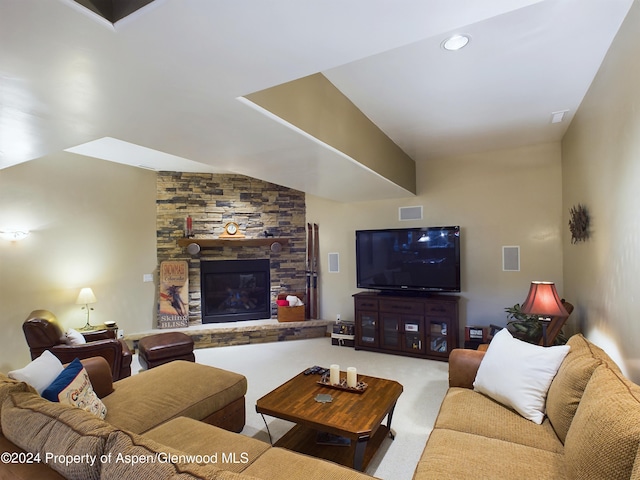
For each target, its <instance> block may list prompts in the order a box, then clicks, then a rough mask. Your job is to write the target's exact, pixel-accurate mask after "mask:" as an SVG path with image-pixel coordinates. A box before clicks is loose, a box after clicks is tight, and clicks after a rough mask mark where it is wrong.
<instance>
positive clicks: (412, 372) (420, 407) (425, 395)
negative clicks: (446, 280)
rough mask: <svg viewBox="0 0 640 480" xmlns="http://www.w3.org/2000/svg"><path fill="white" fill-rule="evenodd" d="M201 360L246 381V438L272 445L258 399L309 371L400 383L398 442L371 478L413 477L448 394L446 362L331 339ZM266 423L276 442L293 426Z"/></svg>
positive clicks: (239, 349)
mask: <svg viewBox="0 0 640 480" xmlns="http://www.w3.org/2000/svg"><path fill="white" fill-rule="evenodd" d="M196 361H197V362H198V363H203V364H206V365H212V366H215V367H219V368H224V369H227V370H232V371H234V372H238V373H242V374H243V375H245V376H246V377H247V380H248V385H249V389H248V392H247V423H246V426H245V428H244V430H243V431H242V433H243V434H244V435H248V436H251V437H255V438H258V439H260V440H264V441H267V442H268V441H269V438H268V435H267V432H266V428H265V425H264V422H263V420H262V417H261V416H260V415H259V414H257V413H256V412H255V409H254V406H255V402H256V400H257V399H258V398H260V397H262V396H263V395H265V394H266V393H268V392H269V391H271V390H273V389H274V388H275V387H277V386H278V385H280V384H281V383H284V382H285V381H286V380H288V379H289V378H291V377H293V376H294V375H296V374H298V373H300V372H301V371H303V370H305V369H306V368H307V367H310V366H313V365H322V366H326V367H328V366H329V365H330V364H332V363H337V364H339V365H340V367H341V369H342V370H346V368H347V367H356V368H357V369H358V372H360V373H363V374H366V375H370V376H376V377H382V378H389V379H393V380H396V381H398V382H399V383H401V384H402V386H403V387H404V391H403V393H402V395H401V396H400V399H399V400H398V403H397V406H396V409H395V412H394V415H393V423H392V425H391V427H392V429H393V430H394V431H395V433H396V438H395V440H391V439H386V440H385V442H384V443H383V445H382V446H381V447H380V450H379V451H378V453H377V454H376V456H375V457H374V459H373V460H372V462H371V463H370V464H369V467H368V468H367V473H368V474H369V475H373V476H375V477H378V478H381V479H385V480H405V479H406V480H410V479H411V478H412V476H413V471H414V469H415V467H416V464H417V462H418V459H419V458H420V455H421V453H422V450H423V448H424V445H425V442H426V440H427V437H428V436H429V433H430V432H431V429H432V427H433V423H434V421H435V418H436V415H437V414H438V409H439V407H440V403H441V402H442V398H443V397H444V394H445V392H446V390H447V376H448V364H447V363H446V362H437V361H432V360H422V359H416V358H408V357H401V356H397V355H386V354H381V353H374V352H363V351H355V350H354V349H353V348H346V347H338V346H333V345H331V340H330V339H329V338H315V339H309V340H296V341H288V342H277V343H266V344H255V345H241V346H235V347H219V348H207V349H198V350H196ZM132 367H133V370H134V372H135V371H137V370H139V368H140V367H139V363H138V362H137V358H136V357H135V356H134V361H133V364H132ZM266 419H267V422H268V424H269V430H270V431H271V435H272V437H273V440H274V441H276V440H277V439H278V438H280V437H281V436H282V435H283V434H284V433H286V432H287V430H288V429H289V428H291V426H292V424H291V423H289V422H286V421H284V420H279V419H276V418H271V417H266Z"/></svg>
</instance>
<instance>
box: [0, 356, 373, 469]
mask: <svg viewBox="0 0 640 480" xmlns="http://www.w3.org/2000/svg"><path fill="white" fill-rule="evenodd" d="M82 363H83V365H84V366H85V369H86V370H87V372H88V373H89V377H90V379H91V383H92V385H93V387H94V390H95V391H96V393H97V394H98V396H99V397H100V398H101V400H102V402H103V403H104V405H105V406H106V407H107V414H106V417H105V418H104V420H102V419H100V418H98V417H97V416H94V415H92V414H91V413H88V412H86V411H84V410H81V409H79V408H75V407H71V406H68V405H64V404H61V403H54V402H50V401H48V400H46V399H44V398H42V397H41V396H40V395H38V393H37V392H36V391H35V390H34V389H33V388H32V387H31V386H29V385H27V384H26V383H23V382H17V381H15V380H12V379H10V378H8V377H7V376H5V375H2V374H0V406H1V409H2V410H1V412H0V427H1V434H0V451H1V452H10V453H11V452H13V456H10V457H3V461H2V463H0V478H1V479H5V478H7V479H9V478H10V479H33V478H38V479H48V478H55V479H60V478H69V479H82V480H90V479H117V480H127V479H136V480H138V479H146V478H153V479H164V478H167V479H168V478H176V479H235V478H245V479H251V478H260V479H281V478H304V479H305V480H314V479H318V480H320V479H331V478H334V479H343V478H344V479H353V480H359V479H365V478H371V477H368V476H367V475H364V474H362V473H359V472H356V471H354V470H352V469H349V468H346V467H341V466H338V465H335V464H332V463H330V462H325V461H322V460H319V459H315V458H311V457H308V456H304V455H300V454H297V453H294V452H290V451H287V450H283V449H280V448H274V447H271V446H270V445H269V444H267V443H265V442H262V441H259V440H256V439H254V438H250V437H248V436H244V435H240V434H238V433H234V432H232V431H229V430H235V431H239V430H241V429H242V426H243V425H244V408H245V406H244V395H245V393H246V389H247V382H246V378H245V377H244V376H242V375H239V374H236V373H233V372H228V371H225V370H220V369H217V368H213V367H209V366H205V365H199V364H196V363H192V362H185V361H175V362H171V363H168V364H166V365H161V366H159V367H157V368H154V369H151V370H148V371H145V372H141V373H140V374H137V375H134V376H132V377H128V378H125V379H122V380H119V381H117V382H114V383H112V379H111V374H110V370H109V366H108V364H107V363H106V362H105V361H104V359H102V358H92V359H88V360H83V361H82ZM240 403H241V404H242V416H241V418H242V425H238V411H237V410H238V407H237V405H238V404H240ZM207 422H208V423H207ZM212 423H213V424H215V425H212ZM216 425H222V426H226V427H227V428H228V429H227V430H225V429H223V428H220V427H219V426H216ZM5 455H6V453H5ZM37 455H39V457H38V456H37ZM7 460H9V461H7ZM37 460H40V462H38V461H37ZM45 460H46V464H45V463H44V461H45ZM31 462H33V463H31Z"/></svg>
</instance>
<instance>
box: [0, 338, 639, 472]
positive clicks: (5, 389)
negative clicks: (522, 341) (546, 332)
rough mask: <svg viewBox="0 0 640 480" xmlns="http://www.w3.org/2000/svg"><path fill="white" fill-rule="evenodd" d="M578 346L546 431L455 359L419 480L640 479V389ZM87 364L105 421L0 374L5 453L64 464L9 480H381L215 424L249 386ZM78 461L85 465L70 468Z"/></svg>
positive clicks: (189, 367)
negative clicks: (482, 388) (118, 372)
mask: <svg viewBox="0 0 640 480" xmlns="http://www.w3.org/2000/svg"><path fill="white" fill-rule="evenodd" d="M568 344H569V346H570V350H569V353H568V354H567V355H566V357H564V359H563V360H562V363H561V364H560V366H559V369H558V370H557V374H555V376H554V377H553V381H552V382H551V384H550V387H549V388H548V395H547V398H546V416H545V418H544V420H543V421H542V423H541V424H536V423H534V422H533V421H531V420H528V419H525V418H523V417H522V416H521V415H520V414H518V413H516V411H514V410H512V409H511V408H507V407H505V406H503V405H502V404H501V403H498V402H497V401H495V400H492V399H491V398H490V397H488V396H487V395H484V394H482V393H479V392H478V391H475V390H474V389H473V383H474V380H475V379H476V373H477V372H478V369H479V367H480V365H481V362H482V360H483V358H484V357H485V355H488V353H487V354H485V353H484V352H480V351H475V350H462V349H458V350H454V351H453V352H452V354H451V356H450V361H449V367H450V368H449V384H450V388H449V390H448V392H447V394H446V396H445V398H444V401H443V402H442V405H441V408H440V412H439V415H438V417H437V419H436V423H435V428H434V430H433V432H432V434H431V435H430V437H429V440H428V441H427V445H426V447H425V449H424V452H423V454H422V457H421V458H420V461H419V463H418V465H417V467H416V469H415V473H414V480H430V479H433V480H443V479H455V480H459V479H467V478H468V479H474V480H482V479H487V480H494V479H500V480H503V479H518V480H527V479H532V480H533V479H535V480H540V479H549V480H563V479H571V480H591V479H593V480H596V479H597V480H603V479H606V480H617V479H637V480H640V450H639V446H640V387H638V386H637V385H635V384H633V383H631V382H630V381H629V380H627V379H626V378H625V377H624V376H623V375H622V373H621V372H620V370H619V368H618V367H617V366H616V365H615V363H614V362H613V361H612V360H611V359H610V358H609V357H608V356H607V355H606V354H605V353H604V352H603V351H602V350H601V349H600V348H598V347H597V346H595V345H594V344H592V343H590V342H589V341H587V340H586V339H585V338H584V337H583V336H581V335H575V336H573V337H572V338H571V339H570V340H569V343H568ZM490 348H491V347H490ZM536 348H539V347H536ZM83 363H85V365H86V368H87V370H88V371H89V373H90V376H91V380H92V383H93V384H94V387H95V389H96V392H97V393H98V394H99V396H100V397H101V398H102V400H103V402H104V403H105V405H106V406H107V408H108V412H107V416H106V418H105V419H104V420H100V419H99V418H97V417H95V416H93V415H91V414H89V413H87V412H84V411H82V410H79V409H77V408H73V407H69V406H65V405H61V404H59V403H52V402H49V401H47V400H44V399H42V398H41V397H40V396H39V395H38V394H37V393H35V392H34V391H33V389H32V388H31V387H30V386H28V385H26V384H25V383H20V382H16V381H13V380H10V379H8V378H7V377H5V376H4V375H1V374H0V406H1V407H2V411H1V412H0V420H1V423H0V427H1V428H2V434H0V451H3V452H5V451H9V452H16V453H15V455H16V458H21V459H25V458H26V459H28V458H29V457H18V455H24V453H25V452H32V453H37V452H39V453H40V454H41V458H44V457H43V455H45V454H47V453H48V454H50V455H51V454H56V455H60V457H56V458H57V459H58V460H55V459H54V460H53V461H50V462H49V465H48V466H47V465H45V464H42V463H40V464H38V463H36V464H24V461H23V462H22V463H11V462H3V463H0V478H2V479H4V478H11V479H20V478H24V479H27V478H29V479H31V478H39V479H41V478H72V479H73V478H78V479H92V478H103V479H118V480H127V479H140V478H154V479H161V478H176V479H193V478H198V479H235V478H238V479H240V478H243V479H251V478H259V479H282V478H287V479H288V478H304V479H305V480H316V479H317V480H320V479H322V480H325V479H347V480H349V479H354V480H359V479H365V478H371V477H368V476H367V475H365V474H362V473H360V472H356V471H354V470H352V469H349V468H345V467H341V466H338V465H335V464H332V463H330V462H325V461H322V460H318V459H315V458H311V457H308V456H305V455H300V454H297V453H294V452H291V451H287V450H284V449H281V448H276V447H271V446H270V445H269V444H267V443H264V442H262V441H259V440H256V439H254V438H250V437H247V436H244V435H240V434H237V433H233V432H231V431H228V430H225V429H222V428H219V427H217V426H214V425H210V424H208V423H205V422H206V421H209V422H211V421H213V422H214V423H215V422H216V421H221V422H222V423H228V417H229V415H227V414H225V415H222V416H220V415H219V412H220V411H221V410H222V411H225V410H226V408H227V407H228V406H229V405H232V404H234V402H238V401H239V399H240V398H242V399H244V394H245V391H246V379H245V378H244V377H243V376H241V375H238V374H234V373H232V372H226V371H223V370H219V369H215V368H212V367H207V366H203V365H198V364H194V363H190V362H183V361H176V362H172V363H170V364H167V365H163V366H160V367H157V368H155V369H153V370H150V371H148V372H143V373H140V374H138V375H134V376H133V377H129V378H127V379H124V380H120V381H118V382H115V383H113V385H112V384H111V378H110V375H109V371H108V366H106V367H105V365H106V364H104V365H102V366H100V365H97V366H96V365H92V364H91V361H89V362H88V363H87V362H83ZM98 363H99V361H98ZM101 369H102V370H103V371H102V373H100V370H101ZM105 369H106V370H105ZM111 390H113V391H111ZM243 404H244V403H243ZM243 408H244V407H243ZM216 412H217V413H216ZM233 412H235V409H232V410H231V414H230V416H231V417H232V418H234V417H235V416H236V415H237V413H233ZM227 413H229V412H228V411H227ZM243 418H244V417H243ZM243 421H244V420H243ZM232 423H234V422H232ZM237 427H238V426H237V424H236V426H235V427H233V428H232V429H235V430H237V429H238V428H237ZM69 455H78V456H79V457H77V458H76V459H73V460H72V461H70V462H69V463H67V464H65V462H64V461H63V460H64V459H65V458H70V457H67V456H69ZM80 456H82V457H80ZM194 456H195V457H194ZM90 458H96V461H95V462H94V463H92V462H90V461H89V460H90ZM60 459H62V460H60Z"/></svg>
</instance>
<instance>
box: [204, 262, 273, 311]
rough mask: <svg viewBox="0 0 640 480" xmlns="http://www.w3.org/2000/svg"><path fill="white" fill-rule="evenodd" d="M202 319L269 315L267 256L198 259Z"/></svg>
mask: <svg viewBox="0 0 640 480" xmlns="http://www.w3.org/2000/svg"><path fill="white" fill-rule="evenodd" d="M200 290H201V303H202V308H201V309H202V323H221V322H240V321H245V320H262V319H266V318H271V280H270V266H269V260H268V259H254V260H215V261H205V262H200Z"/></svg>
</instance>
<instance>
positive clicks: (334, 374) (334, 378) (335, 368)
mask: <svg viewBox="0 0 640 480" xmlns="http://www.w3.org/2000/svg"><path fill="white" fill-rule="evenodd" d="M329 382H330V383H331V385H338V384H339V383H340V365H335V364H334V365H331V366H330V367H329Z"/></svg>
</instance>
